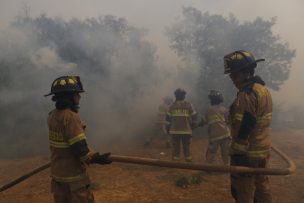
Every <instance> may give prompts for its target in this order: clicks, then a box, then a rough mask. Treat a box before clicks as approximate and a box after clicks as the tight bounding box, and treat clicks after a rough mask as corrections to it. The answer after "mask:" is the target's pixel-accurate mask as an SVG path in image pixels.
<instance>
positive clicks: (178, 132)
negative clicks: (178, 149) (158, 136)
mask: <svg viewBox="0 0 304 203" xmlns="http://www.w3.org/2000/svg"><path fill="white" fill-rule="evenodd" d="M169 133H170V134H173V135H174V134H176V135H181V134H186V135H190V134H192V132H191V131H175V130H170V132H169Z"/></svg>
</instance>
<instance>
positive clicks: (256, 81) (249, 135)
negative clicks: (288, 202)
mask: <svg viewBox="0 0 304 203" xmlns="http://www.w3.org/2000/svg"><path fill="white" fill-rule="evenodd" d="M260 61H265V59H259V60H255V58H254V56H253V55H252V53H251V52H249V51H243V50H240V51H235V52H232V53H229V54H227V55H225V56H224V67H225V70H224V73H225V74H229V76H230V78H231V80H232V82H233V84H234V85H235V87H236V88H237V89H238V94H237V97H236V99H235V100H234V102H233V103H232V105H231V107H230V112H229V119H230V123H231V135H232V143H231V148H230V154H231V157H230V159H231V161H230V164H231V165H232V166H247V167H254V168H266V167H267V164H268V160H269V157H270V145H271V140H270V127H269V126H270V124H271V120H272V99H271V95H270V92H269V90H268V89H267V88H266V86H265V82H264V81H263V80H262V79H261V78H260V77H259V76H256V75H255V74H254V73H255V68H256V67H257V62H260ZM231 192H232V196H233V198H234V199H235V200H236V202H238V203H253V202H255V203H262V202H263V203H269V202H273V200H272V195H271V191H270V188H269V179H268V177H267V176H265V175H254V174H232V175H231Z"/></svg>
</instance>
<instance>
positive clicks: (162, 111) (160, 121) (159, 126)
mask: <svg viewBox="0 0 304 203" xmlns="http://www.w3.org/2000/svg"><path fill="white" fill-rule="evenodd" d="M172 102H173V98H172V97H170V96H166V97H164V98H163V103H162V104H160V105H159V107H158V111H157V119H156V122H155V125H154V126H153V134H152V135H151V136H150V137H149V138H148V140H147V141H146V142H145V146H147V145H149V144H150V143H151V142H152V141H153V139H154V138H155V137H156V136H161V138H165V137H166V148H169V147H170V143H171V142H170V135H169V134H168V133H167V130H166V126H167V121H166V115H167V112H168V110H169V107H170V105H171V104H172Z"/></svg>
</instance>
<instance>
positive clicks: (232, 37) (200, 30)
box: [166, 7, 295, 103]
mask: <svg viewBox="0 0 304 203" xmlns="http://www.w3.org/2000/svg"><path fill="white" fill-rule="evenodd" d="M275 23H276V19H275V18H271V19H270V20H263V19H262V18H260V17H258V18H256V19H255V20H254V21H247V22H243V23H241V22H240V21H238V20H237V19H236V18H235V17H234V16H233V15H232V14H231V15H230V16H229V17H228V18H225V17H223V16H221V15H210V14H209V13H208V12H205V13H202V12H201V11H199V10H197V9H195V8H193V7H185V8H183V16H182V19H180V20H178V21H177V22H175V23H173V24H172V25H171V26H170V27H168V28H167V32H166V33H167V35H168V37H169V41H170V47H171V48H172V49H173V50H175V51H176V53H177V54H178V55H179V56H180V57H182V59H183V60H185V61H187V60H189V59H191V60H193V59H194V60H197V61H198V63H199V65H200V77H199V80H198V81H197V87H196V88H197V94H198V95H201V98H200V100H201V101H200V102H203V103H206V98H207V97H206V95H207V93H208V90H210V89H217V90H220V91H222V92H223V93H224V95H225V96H226V98H228V100H230V99H231V98H232V96H233V95H232V94H231V89H232V88H233V87H232V84H231V82H230V81H229V80H228V79H227V77H225V76H224V74H223V72H224V67H223V66H224V65H223V56H224V55H225V54H227V53H230V52H232V51H235V50H248V51H251V52H252V53H253V54H254V56H255V57H256V58H257V59H258V58H265V59H266V62H265V63H259V65H258V68H257V70H256V71H257V74H261V75H262V78H263V79H264V80H265V82H266V84H267V85H268V86H269V87H270V88H271V89H273V90H279V88H280V86H281V85H282V84H283V83H284V81H285V80H287V79H288V76H289V71H290V68H291V60H292V58H293V57H295V50H292V49H289V47H288V44H287V43H282V42H281V40H280V37H279V36H278V35H274V34H273V32H272V30H271V29H272V27H273V26H274V25H275Z"/></svg>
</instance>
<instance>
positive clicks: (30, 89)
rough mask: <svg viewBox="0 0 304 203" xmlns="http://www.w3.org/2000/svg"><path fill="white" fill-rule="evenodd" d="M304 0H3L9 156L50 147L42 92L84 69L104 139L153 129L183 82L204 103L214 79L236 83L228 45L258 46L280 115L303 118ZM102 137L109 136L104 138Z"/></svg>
mask: <svg viewBox="0 0 304 203" xmlns="http://www.w3.org/2000/svg"><path fill="white" fill-rule="evenodd" d="M303 6H304V3H303V2H302V1H300V0H298V1H293V2H292V4H291V3H288V2H285V1H275V0H271V1H267V2H264V1H252V2H243V1H240V0H233V1H228V2H227V1H222V0H219V1H195V0H192V1H181V0H167V1H159V0H157V1H146V0H143V1H136V0H115V1H111V2H110V1H100V0H99V1H97V0H96V1H95V0H91V1H71V0H70V1H64V2H61V1H55V0H53V1H48V0H39V1H38V0H31V1H17V0H10V1H9V0H1V2H0V85H1V86H0V95H1V97H0V112H1V113H0V128H1V134H0V136H1V139H0V156H1V157H16V156H17V157H18V156H22V155H31V154H39V153H46V152H48V138H47V126H46V118H47V113H48V112H49V111H50V110H52V108H53V106H54V104H53V103H52V102H51V101H50V98H44V97H43V95H44V94H46V93H48V91H50V84H51V82H52V81H53V80H54V79H55V78H56V77H58V76H61V75H79V76H80V77H81V79H82V81H83V83H84V88H85V89H86V91H87V94H83V99H82V101H81V109H80V114H81V117H82V118H83V120H84V121H85V122H86V123H87V124H88V128H87V132H88V136H89V141H90V142H91V143H94V144H93V145H95V146H96V147H97V148H98V147H100V146H102V145H105V143H112V142H113V140H115V141H117V140H119V139H120V138H123V137H130V136H133V137H135V136H138V137H141V136H147V134H149V133H151V128H152V127H151V126H152V125H153V122H154V120H155V115H156V113H157V112H156V110H157V106H158V105H159V104H160V103H161V102H162V98H163V97H164V96H167V95H171V96H173V91H174V90H175V89H176V88H177V87H182V88H184V89H186V90H187V92H188V94H187V97H188V98H189V99H190V100H191V101H193V103H194V104H195V106H196V107H197V109H199V110H200V111H201V112H200V113H202V111H203V109H204V107H205V106H206V105H207V101H206V95H207V93H208V90H209V89H214V88H215V89H219V90H221V91H223V93H224V95H225V97H226V105H228V104H229V102H230V101H231V99H232V98H233V96H234V95H235V93H236V90H235V89H234V88H233V87H232V84H231V82H230V81H229V79H228V78H227V77H224V75H223V74H222V73H223V61H222V58H223V55H224V54H226V53H228V52H230V51H233V50H236V49H245V50H251V51H252V52H253V53H254V54H255V56H256V57H257V58H266V63H264V64H261V65H260V66H259V68H258V69H257V73H258V74H260V75H262V77H263V78H264V79H265V81H266V83H267V84H268V85H269V87H270V88H271V89H272V90H273V97H274V101H275V122H276V123H277V124H280V125H281V126H282V124H284V125H286V127H301V126H302V123H301V119H303V113H302V112H304V109H303V105H302V103H303V102H304V97H303V96H304V93H303V91H301V88H300V87H302V86H303V85H304V84H303V83H304V81H303V79H302V75H303V69H302V67H303V64H304V63H303V62H304V61H303V60H304V59H303V58H304V56H303V55H304V53H303V52H304V50H303V47H302V43H301V38H302V36H303V34H304V30H303V29H304V28H303V26H301V25H302V24H301V23H302V22H301V19H302V14H301V13H302V12H301V8H303ZM99 143H103V144H99Z"/></svg>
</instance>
